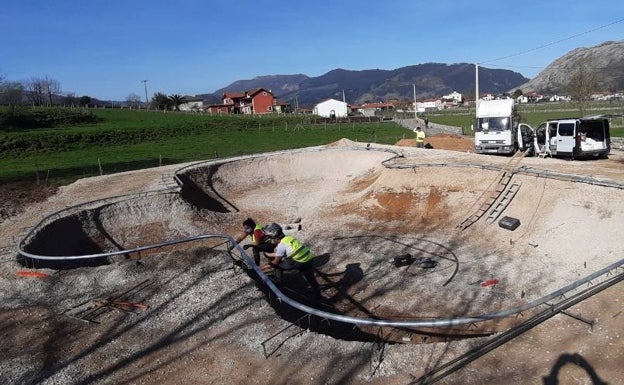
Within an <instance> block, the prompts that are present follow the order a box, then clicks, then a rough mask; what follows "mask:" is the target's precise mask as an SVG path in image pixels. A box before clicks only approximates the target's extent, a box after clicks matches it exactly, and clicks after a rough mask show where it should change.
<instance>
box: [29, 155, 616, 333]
mask: <svg viewBox="0 0 624 385" xmlns="http://www.w3.org/2000/svg"><path fill="white" fill-rule="evenodd" d="M411 151H412V153H410V152H409V151H404V152H403V153H401V155H402V156H401V157H399V158H397V159H393V160H391V161H389V162H386V163H384V162H385V161H387V160H389V159H391V158H393V157H394V156H395V154H393V153H391V152H387V151H368V150H366V149H364V148H357V149H356V148H339V147H338V148H333V147H327V148H323V149H318V150H317V149H313V150H307V151H292V152H284V153H276V154H266V155H263V156H258V157H242V158H236V159H231V160H227V161H222V162H213V163H210V164H205V165H198V166H196V167H191V168H188V169H186V170H185V171H184V172H183V173H182V174H181V180H182V181H183V183H184V187H183V188H182V191H181V193H179V194H178V193H166V194H160V195H150V196H137V197H130V198H127V199H122V200H120V201H117V202H111V203H107V204H105V205H101V206H98V207H95V208H90V209H85V210H80V211H78V212H76V213H73V214H71V215H68V216H64V217H61V218H58V219H56V220H54V221H51V222H50V223H49V224H47V225H46V226H44V227H43V228H41V229H39V230H38V231H37V232H36V233H35V234H34V235H33V236H32V237H31V238H30V240H28V242H27V244H26V245H25V250H26V251H28V252H29V253H33V254H41V255H49V256H63V255H84V254H96V253H101V252H112V251H118V250H125V249H130V248H134V247H139V246H143V245H149V244H154V243H159V242H163V241H166V240H173V239H181V238H185V237H191V236H195V235H199V234H209V233H215V234H230V235H233V234H236V233H237V232H238V231H239V229H240V223H241V222H242V221H243V220H244V219H245V218H247V217H252V218H254V219H256V221H257V222H259V223H263V224H268V223H270V222H278V223H282V224H287V223H293V222H295V221H297V222H298V223H300V224H301V230H299V231H298V232H297V233H296V236H297V237H298V238H300V239H301V240H303V241H305V242H306V243H307V244H308V245H309V246H310V247H311V249H312V250H313V251H314V252H315V254H316V255H317V271H318V274H317V277H318V280H319V282H320V283H321V284H322V285H324V286H325V290H324V297H325V299H324V300H323V301H321V303H314V302H313V301H310V300H309V299H308V297H307V292H306V288H305V287H304V286H303V285H302V284H301V281H300V280H299V279H298V277H297V276H293V275H289V276H287V278H286V279H285V281H284V283H283V289H284V293H285V294H286V295H289V296H292V297H293V298H294V299H296V300H299V301H301V302H302V303H306V304H310V305H314V306H316V307H318V308H320V309H323V310H326V311H330V312H335V313H340V314H345V315H349V316H354V317H363V318H383V319H421V318H449V317H463V316H476V315H480V314H485V313H494V312H498V311H501V310H503V309H509V308H513V307H517V306H520V305H522V304H524V303H526V302H528V301H532V300H536V299H538V298H540V297H542V296H544V295H546V294H548V293H551V292H553V291H555V290H557V289H559V288H561V287H563V286H565V285H568V284H570V283H572V282H574V281H576V280H578V279H579V278H581V277H584V276H587V275H589V274H590V273H592V272H594V271H596V270H599V269H601V268H604V267H605V266H608V265H610V264H612V263H614V262H616V261H617V260H619V259H621V256H622V255H623V253H622V251H623V250H624V247H623V245H622V243H621V242H620V241H619V234H616V233H615V231H614V230H612V229H616V228H617V226H616V225H615V224H616V223H619V221H620V220H621V218H622V217H623V214H624V199H623V198H624V192H623V191H622V189H618V188H610V187H601V186H596V185H592V184H585V183H575V182H569V181H564V180H556V179H551V178H545V177H541V176H536V175H531V174H520V173H519V174H514V176H513V178H512V180H513V181H514V182H516V183H518V184H519V185H520V187H519V190H518V192H517V194H516V195H515V196H514V197H513V199H512V200H511V202H510V204H509V206H507V208H506V209H505V210H504V212H503V213H502V215H501V216H511V217H514V218H517V219H519V220H520V223H521V225H520V227H518V228H517V229H516V230H514V231H510V230H506V229H503V228H501V227H499V226H498V225H497V221H494V222H493V223H486V221H485V220H484V218H482V219H481V220H479V221H477V222H476V223H474V224H473V225H472V226H470V227H468V228H466V229H465V230H460V229H458V228H457V226H458V224H460V223H461V222H462V221H463V220H464V219H466V218H467V217H468V216H469V215H471V214H472V213H473V212H474V210H475V207H474V205H475V202H477V201H478V200H479V198H480V197H481V196H482V194H483V192H484V191H488V190H489V189H491V185H492V182H493V181H494V180H496V179H497V177H498V176H499V170H498V169H497V167H503V166H504V165H505V164H506V163H507V162H508V161H509V160H508V159H505V158H495V159H493V158H491V157H480V156H475V155H473V154H456V155H453V162H449V160H450V159H449V158H450V156H449V155H448V154H449V153H448V152H445V151H434V150H430V151H428V152H427V158H426V159H423V157H419V156H418V155H419V154H422V151H421V152H418V151H417V150H411ZM485 159H487V161H488V162H493V163H494V166H495V167H492V168H479V167H463V166H458V164H470V165H472V166H475V165H479V164H483V161H484V160H485ZM539 161H544V162H548V161H553V162H555V161H554V160H549V159H540V160H537V159H535V160H531V162H533V163H535V165H534V166H535V167H537V166H539V165H538V164H537V163H536V162H539ZM527 162H528V160H527ZM426 163H430V164H429V165H428V166H426V167H420V166H418V164H426ZM412 164H413V165H412ZM431 164H435V165H434V166H431ZM557 164H559V163H557ZM597 229H599V230H598V231H597ZM218 244H219V241H217V240H207V241H202V243H194V244H192V245H191V244H183V245H178V246H175V247H171V248H169V249H158V250H155V251H149V252H144V253H142V254H137V255H122V256H120V257H116V259H114V260H113V259H111V258H101V259H97V260H88V261H85V262H76V261H73V262H71V263H69V264H67V265H65V263H66V262H55V261H52V262H49V261H47V262H42V261H38V262H37V263H40V264H42V265H43V266H45V267H53V268H68V267H77V266H93V265H98V264H110V263H127V261H125V259H134V260H138V259H143V260H147V259H148V258H158V259H159V260H162V259H164V260H166V259H167V258H175V259H176V260H179V259H183V258H184V256H185V255H186V253H191V254H193V255H195V254H201V253H207V252H206V251H205V250H210V254H211V255H213V256H218V257H219V258H220V257H223V260H224V261H227V258H228V257H227V254H226V252H225V250H224V247H223V246H217V245H218ZM219 247H220V248H219ZM202 250H204V251H202ZM215 250H217V251H215ZM219 250H220V251H219ZM407 254H409V255H410V256H411V257H413V258H415V259H416V260H418V258H428V259H429V260H432V261H435V266H434V267H421V266H420V265H419V264H418V263H411V264H410V263H408V264H405V265H403V266H396V264H395V263H393V262H394V259H395V257H400V256H405V255H407ZM159 263H162V262H159ZM178 263H179V262H178ZM45 264H47V265H45ZM249 277H250V278H251V279H254V278H255V277H254V275H253V273H249ZM488 283H490V284H491V285H488ZM492 283H493V284H492ZM224 285H227V282H224ZM258 287H262V284H259V285H258ZM269 297H270V296H269ZM273 305H274V306H275V309H276V311H277V312H278V313H279V314H280V315H281V316H282V317H284V318H285V319H289V320H292V321H293V322H295V321H297V320H299V319H300V317H301V316H302V315H301V314H300V313H298V312H292V313H291V312H290V311H289V310H288V309H286V308H284V307H281V306H279V305H277V304H275V303H273ZM514 322H516V320H514V319H504V320H501V321H488V323H487V324H486V326H484V327H481V328H479V329H478V330H471V329H470V328H469V327H468V326H466V327H455V328H447V329H444V330H441V329H435V330H434V329H431V330H428V329H419V330H402V331H400V332H399V333H395V335H394V336H390V335H391V334H392V332H391V333H389V335H387V336H386V338H387V339H388V340H395V341H400V342H405V341H415V342H420V341H422V342H425V341H435V340H439V338H448V337H449V336H450V337H465V336H470V335H484V334H488V333H492V332H496V331H498V330H501V329H504V328H508V327H509V326H510V325H512V324H513V323H514ZM315 328H316V330H319V331H321V332H325V333H327V334H330V335H336V334H338V336H339V337H340V336H341V335H342V336H343V337H344V336H346V335H347V334H349V335H350V336H351V337H350V338H354V339H363V340H373V339H374V338H375V330H374V329H373V328H360V330H359V331H358V333H354V332H353V331H351V332H349V330H353V329H350V327H345V328H344V330H343V329H342V328H339V327H336V325H335V324H334V325H332V326H331V327H327V326H323V323H322V322H318V323H317V324H316V326H315ZM323 328H325V329H324V330H323ZM337 331H338V332H337ZM343 333H344V334H343ZM360 333H361V334H360ZM354 335H355V336H354Z"/></svg>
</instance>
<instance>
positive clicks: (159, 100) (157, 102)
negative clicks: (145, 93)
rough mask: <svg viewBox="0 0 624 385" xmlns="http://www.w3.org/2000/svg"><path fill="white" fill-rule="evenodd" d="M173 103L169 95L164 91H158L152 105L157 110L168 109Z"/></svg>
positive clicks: (153, 97)
mask: <svg viewBox="0 0 624 385" xmlns="http://www.w3.org/2000/svg"><path fill="white" fill-rule="evenodd" d="M171 105H172V103H171V100H170V99H169V98H168V97H167V95H165V94H163V93H162V92H156V93H155V94H154V96H152V102H151V106H152V108H155V109H157V110H168V109H170V107H171Z"/></svg>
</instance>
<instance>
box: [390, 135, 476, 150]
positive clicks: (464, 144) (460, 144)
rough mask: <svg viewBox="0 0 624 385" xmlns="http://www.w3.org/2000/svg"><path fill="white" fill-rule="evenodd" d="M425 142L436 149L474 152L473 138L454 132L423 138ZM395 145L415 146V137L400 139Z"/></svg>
mask: <svg viewBox="0 0 624 385" xmlns="http://www.w3.org/2000/svg"><path fill="white" fill-rule="evenodd" d="M425 143H429V144H430V145H431V146H433V148H434V149H437V150H450V151H462V152H474V140H473V139H472V138H470V137H465V136H461V135H455V134H437V135H432V136H429V137H427V138H425ZM396 145H397V146H404V147H416V139H415V138H410V139H401V140H399V141H398V142H397V143H396Z"/></svg>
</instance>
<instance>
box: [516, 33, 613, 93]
mask: <svg viewBox="0 0 624 385" xmlns="http://www.w3.org/2000/svg"><path fill="white" fill-rule="evenodd" d="M579 71H585V73H587V74H591V75H595V77H596V79H597V80H598V83H599V84H598V86H599V89H600V90H604V91H607V90H622V89H624V40H622V41H618V42H614V41H608V42H605V43H602V44H600V45H597V46H594V47H589V48H585V47H582V48H577V49H575V50H572V51H570V52H568V53H567V54H565V55H563V56H562V57H560V58H559V59H557V60H555V61H553V62H552V63H551V64H550V65H548V67H546V68H545V69H544V70H543V71H542V72H540V73H539V74H538V75H537V76H536V77H535V78H534V79H532V80H531V81H529V82H527V83H525V84H523V85H521V86H520V87H518V88H520V89H521V90H522V91H523V92H524V93H527V92H531V91H535V92H538V93H545V94H555V93H566V88H567V87H568V84H569V83H570V78H571V77H572V76H574V75H575V74H577V73H578V72H579ZM510 90H511V89H510ZM511 91H513V90H511Z"/></svg>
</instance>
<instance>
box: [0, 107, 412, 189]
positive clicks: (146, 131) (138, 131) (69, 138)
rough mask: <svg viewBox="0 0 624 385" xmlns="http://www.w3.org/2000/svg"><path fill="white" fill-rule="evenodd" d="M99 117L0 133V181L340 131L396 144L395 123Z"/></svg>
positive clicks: (327, 136)
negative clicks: (93, 121) (92, 120)
mask: <svg viewBox="0 0 624 385" xmlns="http://www.w3.org/2000/svg"><path fill="white" fill-rule="evenodd" d="M92 113H93V114H95V115H97V116H98V117H99V118H101V119H102V121H101V122H100V123H96V124H87V125H71V126H60V127H55V128H46V129H31V130H26V131H9V132H0V150H1V155H0V181H2V180H23V179H33V180H35V179H36V178H38V179H39V180H41V179H43V178H45V179H47V180H62V181H63V182H66V181H68V180H73V179H76V178H80V177H84V176H92V175H99V174H100V168H101V172H102V173H103V174H110V173H115V172H120V171H126V170H132V169H137V168H145V167H156V166H159V165H164V164H173V163H180V162H186V161H194V160H204V159H212V158H223V157H230V156H235V155H243V154H253V153H260V152H267V151H275V150H283V149H293V148H301V147H308V146H316V145H324V144H328V143H331V142H334V141H336V140H339V139H341V138H347V139H350V140H353V141H359V142H376V143H385V144H392V143H396V142H397V141H398V140H399V139H401V138H403V137H406V136H409V135H410V134H411V132H410V131H408V130H406V129H405V128H402V127H400V126H398V125H396V124H395V123H392V122H376V123H341V124H313V122H312V119H311V118H310V117H300V116H299V117H297V116H275V115H271V116H256V117H249V116H209V115H198V114H186V113H174V112H167V113H163V112H156V111H136V110H134V111H131V110H112V109H102V110H93V111H92Z"/></svg>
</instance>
